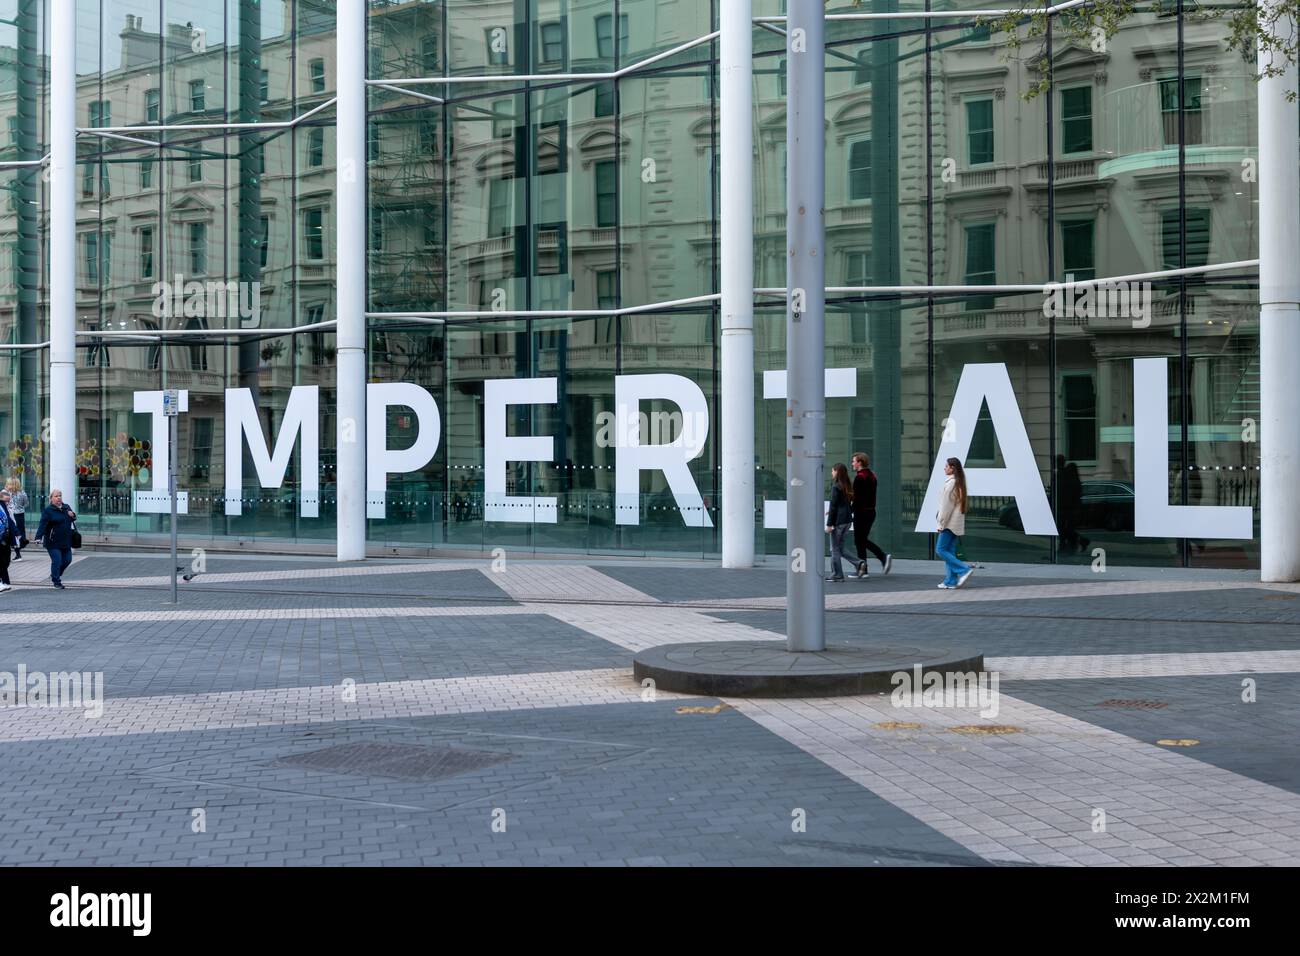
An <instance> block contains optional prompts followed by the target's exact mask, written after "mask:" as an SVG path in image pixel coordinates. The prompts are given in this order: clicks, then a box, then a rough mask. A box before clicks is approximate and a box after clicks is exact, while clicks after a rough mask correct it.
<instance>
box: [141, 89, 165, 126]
mask: <svg viewBox="0 0 1300 956" xmlns="http://www.w3.org/2000/svg"><path fill="white" fill-rule="evenodd" d="M161 120H162V91H161V90H145V91H144V121H145V122H146V123H148V124H149V125H151V126H156V125H157V124H158V123H159V122H160V121H161Z"/></svg>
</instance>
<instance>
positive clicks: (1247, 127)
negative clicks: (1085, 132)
mask: <svg viewBox="0 0 1300 956" xmlns="http://www.w3.org/2000/svg"><path fill="white" fill-rule="evenodd" d="M1189 79H1190V78H1189ZM1187 90H1188V92H1187V94H1186V97H1187V100H1188V104H1187V108H1185V109H1184V110H1183V115H1182V129H1183V135H1184V137H1185V142H1186V156H1187V163H1188V165H1194V164H1213V163H1228V164H1231V165H1236V166H1240V165H1241V161H1242V159H1243V158H1247V157H1249V156H1252V155H1254V150H1255V103H1256V98H1257V95H1258V90H1257V88H1256V83H1255V80H1254V78H1253V77H1251V76H1248V75H1235V74H1220V73H1215V74H1212V75H1210V76H1205V77H1202V78H1201V83H1200V87H1199V96H1196V95H1195V89H1194V88H1193V87H1191V86H1188V87H1187ZM1173 93H1176V90H1175V91H1173ZM1170 96H1171V91H1170V90H1169V89H1168V88H1167V87H1165V88H1164V89H1163V98H1162V81H1161V80H1153V81H1151V82H1149V83H1139V84H1137V85H1135V86H1128V87H1124V88H1123V89H1119V90H1114V91H1112V92H1109V93H1106V94H1105V95H1104V96H1103V97H1102V105H1101V115H1102V116H1105V117H1107V118H1108V121H1109V123H1110V130H1109V131H1108V132H1109V137H1108V140H1109V142H1110V143H1112V144H1113V150H1112V151H1111V158H1110V159H1108V160H1106V161H1105V162H1103V163H1102V164H1101V166H1100V167H1099V168H1098V171H1097V174H1098V176H1102V177H1105V176H1114V175H1118V174H1120V173H1127V172H1135V171H1139V170H1142V169H1149V168H1154V167H1159V166H1168V165H1177V164H1178V148H1179V113H1178V110H1177V109H1166V108H1165V106H1166V105H1167V104H1166V103H1165V102H1164V100H1167V99H1169V97H1170ZM1174 102H1176V100H1175V101H1174Z"/></svg>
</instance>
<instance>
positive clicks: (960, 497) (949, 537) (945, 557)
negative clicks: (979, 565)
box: [934, 458, 975, 590]
mask: <svg viewBox="0 0 1300 956" xmlns="http://www.w3.org/2000/svg"><path fill="white" fill-rule="evenodd" d="M943 473H944V474H945V475H947V476H948V478H947V480H946V481H944V483H943V495H942V496H941V497H940V499H939V514H938V515H936V517H937V518H938V522H939V528H938V531H939V540H938V541H937V542H936V543H935V545H934V553H935V554H937V555H938V556H939V558H940V559H941V560H942V561H943V563H944V565H945V566H946V567H947V569H948V573H947V574H946V575H945V577H944V579H943V580H942V581H941V582H939V587H940V588H942V589H943V590H950V589H952V588H959V587H961V586H962V585H964V584H965V583H966V581H967V580H968V579H969V578H970V576H971V575H972V574H974V573H975V569H974V568H972V567H971V566H970V565H969V564H966V563H965V562H964V561H962V560H961V559H960V558H958V557H957V543H958V541H959V540H960V538H961V536H962V535H963V534H965V533H966V472H965V471H964V470H963V469H962V467H961V461H960V460H959V459H956V458H949V459H948V462H947V464H945V465H944V466H943Z"/></svg>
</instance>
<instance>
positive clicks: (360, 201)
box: [334, 0, 378, 561]
mask: <svg viewBox="0 0 1300 956" xmlns="http://www.w3.org/2000/svg"><path fill="white" fill-rule="evenodd" d="M335 42H336V44H337V55H338V80H339V90H338V103H337V105H336V106H335V112H336V115H337V123H338V125H337V132H336V143H337V149H338V178H337V182H336V188H335V200H336V201H337V203H338V221H337V231H336V234H335V235H336V254H335V264H334V268H335V276H336V282H335V287H336V289H337V295H338V325H337V326H336V334H337V336H338V357H337V365H336V368H335V374H336V375H337V396H336V401H337V403H338V404H337V410H338V429H339V430H338V443H337V450H338V463H337V467H336V469H335V496H334V498H335V501H336V503H337V504H336V507H337V512H336V514H337V522H336V527H337V531H338V552H337V553H338V560H340V561H360V560H363V559H364V558H365V556H366V497H367V488H366V314H365V313H366V246H367V242H366V238H367V235H368V230H367V224H366V0H339V4H338V27H337V33H336V34H335ZM376 493H378V490H377V489H376Z"/></svg>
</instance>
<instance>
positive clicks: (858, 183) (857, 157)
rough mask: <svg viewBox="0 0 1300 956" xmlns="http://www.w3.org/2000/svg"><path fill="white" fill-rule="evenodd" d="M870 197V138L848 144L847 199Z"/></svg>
mask: <svg viewBox="0 0 1300 956" xmlns="http://www.w3.org/2000/svg"><path fill="white" fill-rule="evenodd" d="M870 198H871V140H869V139H860V140H858V141H857V142H854V143H850V144H849V199H870Z"/></svg>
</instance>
